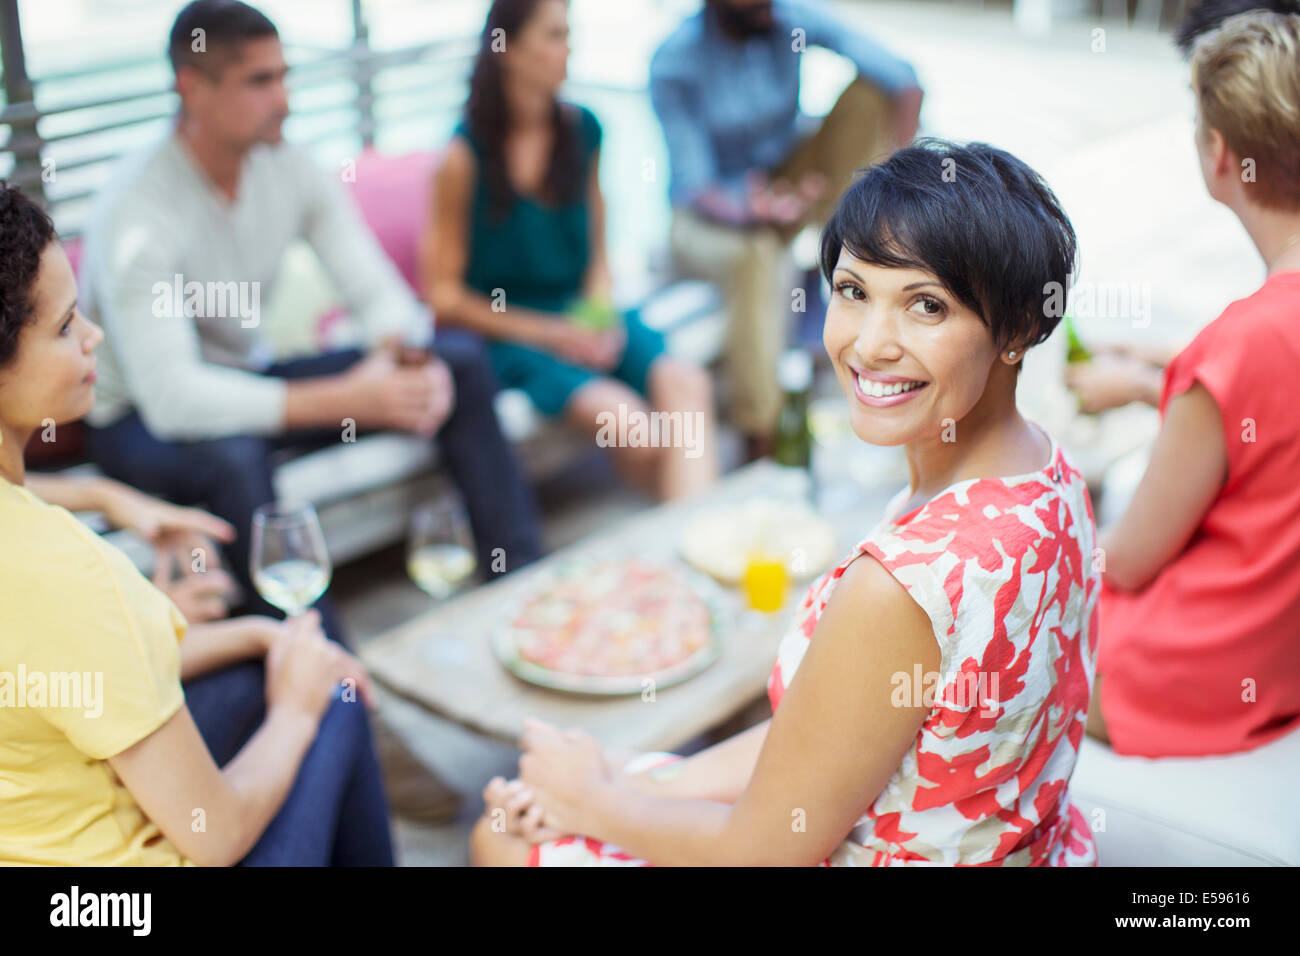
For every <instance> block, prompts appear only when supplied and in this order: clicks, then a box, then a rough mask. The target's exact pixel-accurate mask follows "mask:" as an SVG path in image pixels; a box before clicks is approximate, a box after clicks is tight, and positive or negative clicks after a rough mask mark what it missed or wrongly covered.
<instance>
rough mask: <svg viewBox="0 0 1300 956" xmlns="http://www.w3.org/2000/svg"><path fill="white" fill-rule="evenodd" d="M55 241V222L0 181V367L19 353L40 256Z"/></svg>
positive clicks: (42, 210)
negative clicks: (20, 337) (19, 338)
mask: <svg viewBox="0 0 1300 956" xmlns="http://www.w3.org/2000/svg"><path fill="white" fill-rule="evenodd" d="M53 241H54V223H53V222H51V221H50V217H49V216H47V215H46V214H45V210H44V209H42V208H41V207H40V206H38V205H37V204H36V203H35V202H33V201H32V200H31V199H29V198H27V196H26V195H24V194H23V192H22V190H21V189H19V188H18V187H17V186H11V185H10V184H9V183H6V182H3V181H0V368H4V367H5V366H6V365H8V364H9V362H10V361H12V359H13V357H14V354H15V353H16V352H17V351H18V336H19V335H20V334H21V333H22V331H23V326H25V325H26V324H27V323H28V322H29V321H31V318H32V286H33V285H34V284H35V282H36V274H37V272H39V271H40V268H41V253H43V252H44V251H45V247H46V246H48V245H49V244H50V243H51V242H53Z"/></svg>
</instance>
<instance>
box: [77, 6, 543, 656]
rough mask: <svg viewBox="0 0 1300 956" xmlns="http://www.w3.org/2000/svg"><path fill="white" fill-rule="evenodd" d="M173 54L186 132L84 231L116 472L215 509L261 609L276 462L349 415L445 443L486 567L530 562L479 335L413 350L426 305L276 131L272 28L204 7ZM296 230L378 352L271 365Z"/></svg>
mask: <svg viewBox="0 0 1300 956" xmlns="http://www.w3.org/2000/svg"><path fill="white" fill-rule="evenodd" d="M170 56H171V61H172V65H173V67H174V69H175V73H176V89H177V92H178V93H179V95H180V99H181V110H180V115H179V117H178V121H177V126H176V129H175V131H174V132H173V133H172V134H171V135H169V136H167V137H166V138H165V139H164V140H163V141H162V142H160V143H158V144H156V145H154V146H153V147H151V148H150V149H148V150H146V151H145V152H144V153H143V154H141V155H139V156H137V157H134V158H133V159H132V160H128V161H127V163H126V164H125V167H124V169H123V170H122V171H120V172H119V174H118V176H117V178H116V180H115V181H114V182H113V183H112V184H111V185H110V186H109V187H108V189H107V190H106V191H105V194H104V196H103V198H102V200H101V201H100V203H99V205H98V207H97V209H96V211H95V213H94V214H93V216H92V219H91V222H90V224H89V226H88V229H87V233H86V245H85V255H84V260H83V266H82V270H81V272H82V275H81V280H82V293H83V301H84V310H85V313H86V314H87V316H88V317H90V318H91V319H92V320H93V321H96V322H98V323H99V324H101V325H102V326H103V328H104V331H105V335H106V346H105V348H103V349H102V350H101V355H100V369H101V372H100V383H99V389H98V394H99V398H98V401H97V404H96V406H95V409H94V411H93V412H92V414H91V416H90V418H89V421H90V424H91V425H92V426H93V430H92V436H91V441H90V446H91V453H92V456H93V457H94V458H95V459H96V461H97V462H98V464H99V465H100V466H101V467H102V468H103V469H104V471H106V472H107V473H108V474H110V475H112V476H113V477H115V478H118V479H120V480H122V481H125V482H127V483H129V484H132V485H134V486H136V487H139V488H143V489H146V490H148V491H152V492H155V493H157V494H161V495H163V496H165V497H168V498H171V499H173V500H176V501H178V502H181V503H186V504H190V503H198V502H202V503H204V504H205V505H206V507H207V508H208V509H209V510H211V511H213V512H214V513H216V514H218V515H220V516H221V517H222V518H225V519H226V520H227V521H229V522H230V523H231V524H233V525H234V526H235V528H236V530H237V532H238V534H239V536H240V538H239V540H238V541H237V542H235V544H234V545H233V546H232V547H231V548H230V551H229V555H228V557H229V563H230V565H231V568H232V571H233V572H234V575H235V577H236V579H237V580H239V581H241V583H242V584H243V585H244V589H245V591H246V592H247V594H248V596H249V598H250V600H251V601H252V602H254V605H255V609H257V610H260V611H266V610H267V607H266V606H265V605H263V604H261V603H260V602H258V600H257V598H256V595H255V592H254V591H253V590H252V588H251V585H250V583H249V569H248V560H249V555H248V535H249V533H250V522H251V518H252V513H253V511H254V509H256V508H257V507H258V506H259V505H262V504H265V503H267V502H269V501H271V500H273V498H274V492H273V490H272V484H271V464H270V455H271V453H272V452H273V451H274V450H276V449H278V448H283V447H287V446H304V445H320V444H323V443H327V442H332V441H340V440H342V439H343V438H344V436H345V434H346V432H347V430H348V429H349V427H352V428H353V429H354V430H361V431H364V430H367V429H371V430H378V429H390V430H399V431H407V432H412V433H416V434H420V435H425V436H428V437H429V438H430V439H431V440H434V439H435V436H436V440H437V441H438V442H439V445H440V447H441V451H442V456H443V458H444V460H445V461H446V463H447V466H448V468H449V470H450V472H451V474H452V477H453V478H454V479H455V481H456V482H457V484H458V485H459V486H460V490H461V493H462V495H463V496H464V498H465V501H466V505H467V510H468V511H469V515H470V520H471V523H472V525H473V531H474V537H475V540H476V545H477V551H478V556H479V561H480V566H481V567H483V568H484V570H485V571H488V572H493V571H501V570H502V564H503V563H504V567H505V569H506V570H511V569H513V568H515V567H518V566H520V565H523V564H527V563H528V562H529V561H531V560H533V559H535V558H536V557H537V556H538V555H539V552H540V535H539V532H538V526H537V519H536V514H535V508H534V505H533V502H532V497H531V491H530V489H529V488H528V487H527V485H526V483H525V481H524V479H523V477H522V474H521V472H520V469H519V468H518V466H517V463H516V462H515V460H514V458H513V456H512V453H511V450H510V448H509V446H508V444H507V442H506V440H505V438H504V437H503V436H502V434H501V430H500V427H499V425H498V423H497V420H496V416H495V411H494V406H493V402H492V399H493V396H494V394H495V392H496V383H495V381H494V380H493V378H492V375H491V372H490V371H489V367H488V366H487V364H486V361H485V359H484V358H483V356H482V354H481V351H480V349H481V347H480V346H479V345H478V343H477V342H475V341H474V340H473V339H472V338H470V337H468V336H466V335H465V334H464V333H460V332H457V331H443V330H440V331H439V333H438V335H437V342H436V346H435V350H436V355H435V356H432V357H430V356H429V355H428V354H427V352H425V353H415V354H416V356H417V361H416V362H415V363H412V362H411V356H412V352H411V350H409V349H406V348H403V343H404V342H409V341H412V340H416V339H418V338H419V337H421V331H423V336H422V337H423V338H424V339H425V340H427V338H428V333H429V330H430V326H429V322H430V319H429V317H428V314H427V313H426V312H425V311H424V310H423V309H422V308H421V306H420V305H419V303H418V302H417V301H416V299H415V298H414V297H413V296H412V295H411V293H410V291H409V289H408V287H407V286H406V284H405V283H404V282H403V280H402V278H401V277H400V275H399V274H398V272H397V270H396V268H395V267H394V266H393V265H392V263H391V262H390V261H389V260H388V259H387V257H386V256H385V254H384V253H383V251H382V250H381V249H380V247H379V245H378V243H377V242H376V241H375V239H374V238H373V237H372V235H371V233H370V231H369V230H368V228H367V227H366V225H365V223H364V222H363V221H362V220H361V218H360V216H359V214H358V213H357V211H356V209H355V207H354V205H353V202H352V200H351V198H350V197H349V196H347V194H346V193H345V191H344V187H343V186H342V184H341V183H340V181H339V180H338V178H337V177H332V176H330V175H328V174H327V173H325V172H324V171H323V170H321V169H320V168H318V167H317V166H316V165H315V164H314V163H313V162H312V161H311V160H310V159H309V158H308V156H307V155H306V153H305V152H304V151H302V150H300V149H298V148H297V147H295V146H293V145H291V144H289V143H286V142H284V141H283V139H282V136H281V126H282V124H283V122H284V120H285V118H286V117H287V115H288V94H287V91H286V88H285V74H286V71H287V66H286V65H285V60H284V57H283V54H282V51H281V46H280V41H279V37H278V35H277V33H276V30H275V26H274V25H273V24H272V23H271V21H270V20H268V19H267V18H266V17H265V16H263V15H262V14H261V13H260V12H258V11H257V10H255V9H253V8H252V7H249V6H247V5H246V4H243V3H238V2H235V0H198V2H195V3H191V4H190V5H189V6H187V7H186V8H185V9H183V10H182V11H181V13H180V14H179V16H178V17H177V19H176V22H175V25H174V26H173V29H172V34H171V43H170ZM299 239H305V240H306V241H307V242H309V243H310V244H311V246H312V248H313V249H314V250H315V252H316V253H317V255H318V256H319V258H320V260H321V262H322V263H323V264H324V265H325V267H326V269H328V270H329V272H330V274H331V276H332V278H333V280H334V282H335V283H336V285H337V287H338V289H339V291H340V293H341V294H342V297H343V299H344V301H345V302H346V303H347V305H348V307H349V309H350V311H351V313H352V315H353V317H354V318H356V319H357V320H358V321H359V322H360V324H361V326H362V327H363V328H364V329H365V331H366V333H367V334H368V338H369V340H370V342H371V343H372V350H371V351H370V352H368V353H362V352H359V351H356V350H347V351H338V352H333V353H327V354H323V355H318V356H312V357H309V358H306V359H300V360H296V361H293V362H288V363H281V364H275V363H274V362H273V360H272V359H271V357H270V355H269V348H268V346H267V343H266V339H265V337H264V333H265V331H266V330H265V329H264V328H263V327H262V322H261V319H262V316H261V303H262V301H264V300H265V299H266V298H267V297H268V296H269V292H270V289H271V288H272V287H273V285H274V283H275V281H276V278H277V271H278V269H279V266H280V262H281V259H282V257H283V255H284V252H285V249H286V248H287V247H288V246H289V245H290V243H292V242H294V241H295V240H299ZM497 549H501V550H500V551H498V550H497ZM493 556H496V557H497V558H500V557H502V556H504V559H505V560H504V562H502V561H501V560H496V561H495V562H494V561H493V560H492V557H493ZM323 611H324V617H325V620H326V622H327V630H331V631H333V632H334V634H333V636H335V637H339V634H338V625H337V621H336V619H334V618H333V615H331V614H330V613H329V608H328V606H326V608H324V609H323Z"/></svg>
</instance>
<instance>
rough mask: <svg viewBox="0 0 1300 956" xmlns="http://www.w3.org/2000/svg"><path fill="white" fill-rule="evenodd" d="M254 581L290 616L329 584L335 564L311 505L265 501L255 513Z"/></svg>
mask: <svg viewBox="0 0 1300 956" xmlns="http://www.w3.org/2000/svg"><path fill="white" fill-rule="evenodd" d="M252 570H253V585H254V586H255V587H256V588H257V592H258V593H259V594H261V595H262V598H263V599H264V600H265V601H266V602H267V603H268V604H273V605H274V606H276V607H278V608H279V609H280V610H281V611H283V612H284V613H285V614H286V615H287V616H289V617H296V616H297V615H299V614H302V613H304V612H305V611H306V610H307V609H308V608H309V607H311V606H312V605H313V604H315V603H316V602H317V601H318V600H320V597H321V595H322V594H324V593H325V589H326V588H328V587H329V583H330V576H331V574H332V573H333V566H332V565H331V564H330V557H329V552H328V551H327V550H326V548H325V534H324V532H323V531H321V526H320V519H319V518H318V517H317V516H316V509H315V508H313V507H312V506H311V505H309V504H306V505H296V506H289V505H282V504H269V505H262V506H261V507H260V508H258V509H257V510H256V511H255V512H253V551H252Z"/></svg>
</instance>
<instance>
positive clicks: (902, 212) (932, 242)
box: [821, 139, 1077, 350]
mask: <svg viewBox="0 0 1300 956" xmlns="http://www.w3.org/2000/svg"><path fill="white" fill-rule="evenodd" d="M1076 245H1077V240H1076V239H1075V235H1074V227H1073V226H1071V225H1070V220H1069V219H1068V218H1067V217H1066V215H1065V212H1064V211H1063V210H1062V209H1061V204H1060V202H1059V201H1058V200H1057V198H1056V196H1055V194H1053V192H1052V190H1051V189H1049V188H1048V186H1047V184H1046V183H1045V182H1043V180H1042V177H1040V176H1039V175H1038V174H1037V173H1036V172H1034V171H1033V170H1032V169H1030V168H1029V167H1028V166H1026V165H1025V164H1024V163H1023V162H1021V161H1020V160H1018V159H1016V157H1014V156H1012V155H1011V154H1010V153H1008V152H1006V151H1004V150H1001V149H996V148H994V147H992V146H989V145H987V144H985V143H971V144H970V145H968V146H959V145H957V144H955V143H950V142H946V141H944V140H939V139H921V140H917V141H916V143H915V144H913V145H911V146H908V147H906V148H904V149H900V150H899V151H898V152H896V153H894V155H893V156H891V157H890V158H889V159H887V160H885V161H884V162H882V163H880V164H879V165H876V166H872V167H870V168H869V169H867V170H866V171H865V172H864V173H863V174H862V176H861V177H859V178H858V180H857V181H856V182H854V183H853V185H851V186H849V188H848V189H847V190H845V192H844V195H842V196H841V197H840V201H839V204H838V205H837V206H836V207H835V212H834V213H833V214H832V216H831V218H830V221H829V222H828V223H827V224H826V228H825V229H824V230H823V231H822V238H821V268H822V273H823V274H824V275H825V276H826V279H827V281H830V279H831V273H833V272H834V271H835V263H836V262H837V261H838V259H839V257H840V250H841V248H843V249H846V250H847V251H848V252H850V253H851V254H852V255H854V256H856V257H857V258H858V259H861V260H863V261H864V262H870V263H872V264H873V265H879V266H884V267H886V268H892V269H899V268H903V269H920V270H923V271H925V272H928V273H930V274H932V275H933V276H935V278H937V279H938V280H939V282H940V283H941V284H942V285H943V286H944V288H946V289H947V290H948V291H949V292H950V293H952V295H954V296H955V297H956V298H957V299H958V300H959V301H960V302H961V303H962V304H963V305H965V306H966V307H967V308H969V309H971V310H972V311H974V312H975V313H976V314H977V315H979V316H980V318H982V319H983V320H984V323H985V324H986V325H987V326H988V327H989V328H990V330H992V332H993V340H994V342H995V343H996V345H997V347H998V349H999V350H1001V349H1003V348H1006V347H1007V346H1009V345H1011V344H1013V343H1017V344H1018V345H1019V346H1020V347H1022V348H1028V347H1029V346H1031V345H1037V344H1038V343H1040V342H1042V341H1044V340H1045V339H1047V337H1048V336H1049V335H1051V334H1052V330H1053V329H1055V328H1056V325H1057V323H1058V322H1059V321H1060V319H1061V314H1062V311H1063V307H1064V303H1065V293H1066V290H1067V289H1068V288H1069V284H1070V278H1071V276H1072V275H1073V272H1074V264H1075V253H1076Z"/></svg>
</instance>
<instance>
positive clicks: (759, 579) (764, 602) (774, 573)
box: [743, 551, 790, 613]
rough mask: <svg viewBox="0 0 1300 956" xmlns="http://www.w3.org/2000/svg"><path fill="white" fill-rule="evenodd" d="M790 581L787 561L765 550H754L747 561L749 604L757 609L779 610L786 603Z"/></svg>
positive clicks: (746, 579)
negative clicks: (786, 593) (786, 565)
mask: <svg viewBox="0 0 1300 956" xmlns="http://www.w3.org/2000/svg"><path fill="white" fill-rule="evenodd" d="M789 583H790V578H789V574H788V573H787V571H786V567H785V561H783V560H782V559H780V558H778V557H775V556H773V555H772V554H770V553H767V552H763V551H752V552H750V554H749V558H748V559H747V561H746V562H745V577H744V580H743V585H744V589H745V597H746V598H748V600H749V606H750V607H751V608H752V609H753V610H755V611H765V612H768V613H770V612H772V611H779V610H780V609H781V606H782V605H783V604H785V592H786V587H787V586H788V585H789Z"/></svg>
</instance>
